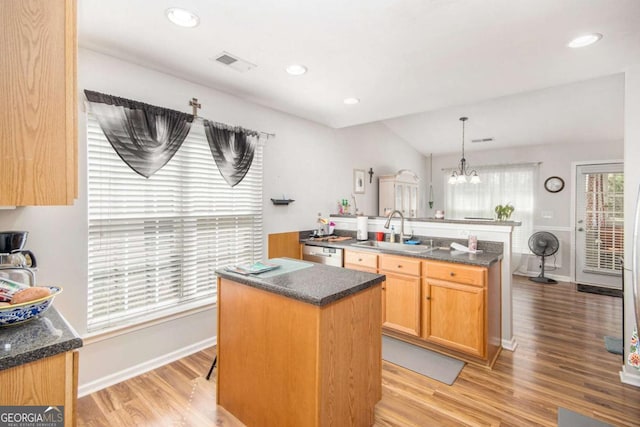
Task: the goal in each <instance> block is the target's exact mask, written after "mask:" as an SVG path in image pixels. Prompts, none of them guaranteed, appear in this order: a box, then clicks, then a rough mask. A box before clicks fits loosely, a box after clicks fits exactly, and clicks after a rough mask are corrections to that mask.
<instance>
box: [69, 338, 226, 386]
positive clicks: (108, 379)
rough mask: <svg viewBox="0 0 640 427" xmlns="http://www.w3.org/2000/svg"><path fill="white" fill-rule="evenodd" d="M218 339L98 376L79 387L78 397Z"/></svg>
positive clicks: (211, 344)
mask: <svg viewBox="0 0 640 427" xmlns="http://www.w3.org/2000/svg"><path fill="white" fill-rule="evenodd" d="M217 341H218V339H217V337H213V338H207V339H206V340H202V341H199V342H197V343H194V344H191V345H189V346H187V347H184V348H181V349H179V350H176V351H172V352H171V353H168V354H165V355H163V356H161V357H156V358H155V359H150V360H147V361H145V362H143V363H140V364H138V365H135V366H132V367H130V368H127V369H123V370H122V371H119V372H115V373H113V374H111V375H107V376H105V377H102V378H98V379H97V380H93V381H90V382H88V383H86V384H81V385H80V386H79V387H78V397H83V396H86V395H88V394H91V393H95V392H96V391H99V390H102V389H104V388H107V387H109V386H112V385H114V384H118V383H120V382H122V381H125V380H128V379H130V378H133V377H136V376H138V375H142V374H144V373H145V372H149V371H152V370H154V369H156V368H159V367H161V366H164V365H166V364H168V363H171V362H175V361H176V360H179V359H182V358H183V357H187V356H190V355H192V354H194V353H197V352H199V351H201V350H204V349H205V348H209V347H212V346H214V345H216V343H217ZM212 362H213V361H212ZM204 374H205V373H204V372H203V375H204Z"/></svg>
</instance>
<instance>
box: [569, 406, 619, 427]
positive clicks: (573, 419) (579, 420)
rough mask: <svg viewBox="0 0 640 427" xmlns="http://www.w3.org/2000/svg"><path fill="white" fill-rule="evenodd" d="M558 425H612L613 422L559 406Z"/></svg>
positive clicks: (598, 426)
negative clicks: (599, 419)
mask: <svg viewBox="0 0 640 427" xmlns="http://www.w3.org/2000/svg"><path fill="white" fill-rule="evenodd" d="M558 427H612V426H611V424H607V423H603V422H602V421H598V420H595V419H593V418H589V417H587V416H585V415H582V414H578V413H577V412H573V411H570V410H568V409H565V408H558Z"/></svg>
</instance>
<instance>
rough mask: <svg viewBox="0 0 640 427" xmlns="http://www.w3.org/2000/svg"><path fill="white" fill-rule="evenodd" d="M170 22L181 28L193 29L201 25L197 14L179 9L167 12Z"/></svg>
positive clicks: (172, 8) (171, 9) (170, 9)
mask: <svg viewBox="0 0 640 427" xmlns="http://www.w3.org/2000/svg"><path fill="white" fill-rule="evenodd" d="M165 13H166V14H167V18H169V21H171V22H173V23H174V24H176V25H178V26H180V27H187V28H193V27H195V26H197V25H198V24H199V23H200V18H199V17H198V15H196V14H195V13H193V12H191V11H189V10H187V9H181V8H179V7H171V8H169V9H167V10H166V11H165Z"/></svg>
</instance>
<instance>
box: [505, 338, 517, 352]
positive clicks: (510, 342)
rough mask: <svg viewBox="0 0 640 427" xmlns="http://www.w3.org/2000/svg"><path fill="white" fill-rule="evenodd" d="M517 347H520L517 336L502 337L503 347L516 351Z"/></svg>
mask: <svg viewBox="0 0 640 427" xmlns="http://www.w3.org/2000/svg"><path fill="white" fill-rule="evenodd" d="M516 347H518V342H517V341H516V337H511V339H510V340H505V339H502V348H503V349H504V350H509V351H516Z"/></svg>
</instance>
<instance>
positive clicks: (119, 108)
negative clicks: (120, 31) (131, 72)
mask: <svg viewBox="0 0 640 427" xmlns="http://www.w3.org/2000/svg"><path fill="white" fill-rule="evenodd" d="M84 93H85V95H86V97H87V100H88V101H89V102H90V103H91V111H92V112H93V113H94V114H95V116H96V118H97V119H98V123H99V124H100V128H101V129H102V131H103V132H104V134H105V136H106V137H107V140H108V141H109V143H110V144H111V146H112V147H113V149H114V150H115V151H116V153H118V156H120V158H121V159H122V160H123V161H124V162H125V163H126V164H127V165H129V167H130V168H131V169H133V170H134V171H135V172H136V173H138V174H140V175H142V176H144V177H145V178H149V177H150V176H151V175H153V174H154V173H155V172H157V171H158V170H159V169H160V168H162V167H163V166H164V165H166V164H167V162H168V161H169V160H171V158H172V157H173V155H174V154H175V153H176V151H178V149H179V148H180V146H181V145H182V143H183V142H184V140H185V138H186V137H187V135H188V134H189V130H190V129H191V123H192V122H193V115H191V114H186V113H182V112H180V111H175V110H170V109H167V108H162V107H157V106H155V105H149V104H145V103H142V102H138V101H132V100H130V99H125V98H119V97H116V96H112V95H105V94H103V93H98V92H93V91H90V90H85V91H84Z"/></svg>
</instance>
